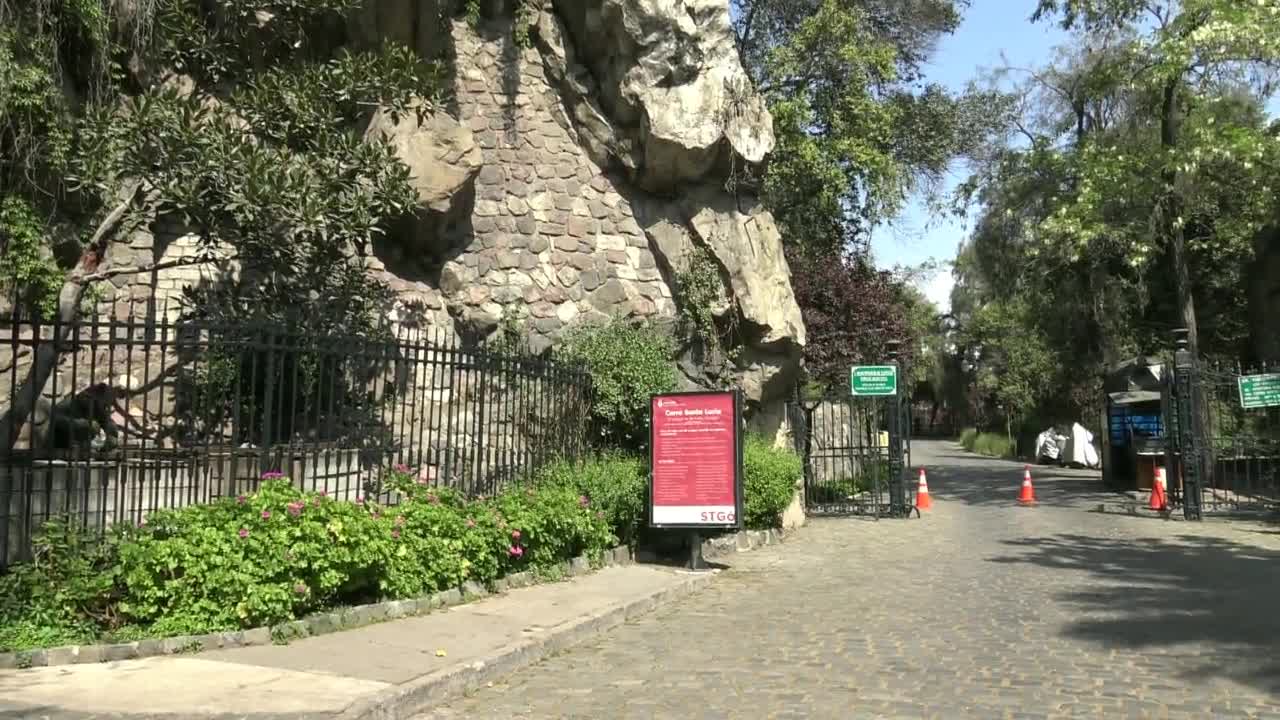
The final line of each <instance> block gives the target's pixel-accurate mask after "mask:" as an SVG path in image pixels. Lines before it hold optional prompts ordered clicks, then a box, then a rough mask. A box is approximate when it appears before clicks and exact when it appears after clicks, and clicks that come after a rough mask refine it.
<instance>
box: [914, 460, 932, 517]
mask: <svg viewBox="0 0 1280 720" xmlns="http://www.w3.org/2000/svg"><path fill="white" fill-rule="evenodd" d="M932 507H933V499H932V498H930V497H929V481H928V480H927V479H926V478H925V476H924V468H920V484H919V485H917V486H916V509H917V510H928V509H930V508H932Z"/></svg>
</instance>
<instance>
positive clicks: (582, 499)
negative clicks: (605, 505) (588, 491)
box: [578, 495, 591, 507]
mask: <svg viewBox="0 0 1280 720" xmlns="http://www.w3.org/2000/svg"><path fill="white" fill-rule="evenodd" d="M578 504H579V505H581V506H582V507H586V506H588V505H590V504H591V500H590V499H589V498H588V497H587V496H586V495H581V496H579V497H578Z"/></svg>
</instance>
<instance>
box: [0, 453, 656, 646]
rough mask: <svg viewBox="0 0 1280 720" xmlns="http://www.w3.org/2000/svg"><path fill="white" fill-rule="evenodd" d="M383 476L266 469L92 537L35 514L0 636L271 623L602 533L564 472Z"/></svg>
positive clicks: (35, 641)
mask: <svg viewBox="0 0 1280 720" xmlns="http://www.w3.org/2000/svg"><path fill="white" fill-rule="evenodd" d="M633 470H634V468H633ZM383 479H384V482H385V483H386V486H387V487H388V488H389V489H390V490H392V491H395V492H396V493H398V495H399V497H400V502H399V504H397V505H392V506H383V505H380V504H377V503H372V502H364V501H356V502H340V501H336V500H333V499H332V498H328V497H326V496H325V495H324V494H323V493H311V492H302V491H300V490H297V489H295V488H294V487H292V485H290V483H289V482H288V480H286V479H283V478H278V477H271V478H266V479H265V480H264V482H263V483H262V486H261V488H260V489H259V490H258V491H257V492H255V493H252V494H248V495H243V496H240V497H238V498H234V499H231V498H228V499H225V500H222V501H219V502H215V503H212V504H208V505H198V506H192V507H186V508H181V509H178V510H167V511H159V512H155V513H152V514H151V515H150V516H149V517H148V518H147V521H146V522H145V523H144V524H143V525H142V526H141V527H138V528H132V529H129V530H127V531H126V532H122V533H119V537H113V538H112V539H110V540H109V541H108V542H105V543H89V542H88V540H87V539H86V537H85V536H83V535H82V534H81V533H78V532H76V531H75V529H74V526H66V525H63V524H60V523H50V524H48V525H46V526H45V529H44V531H43V533H42V535H41V536H40V540H39V544H38V546H37V554H36V559H35V561H33V562H31V563H26V564H22V565H18V566H17V567H15V568H14V569H13V572H11V573H10V574H8V575H5V576H3V577H0V648H3V649H26V648H30V647H42V646H50V645H59V644H67V643H87V642H92V641H93V640H95V639H100V638H119V637H127V638H134V639H136V638H139V637H148V636H150V637H156V636H170V635H184V634H197V633H205V632H212V631H217V630H231V629H235V628H241V627H257V626H263V625H272V624H275V623H278V622H282V621H285V620H291V619H294V618H296V617H299V616H302V615H306V614H308V613H312V612H316V611H319V610H323V609H326V608H331V607H334V606H338V605H342V604H347V603H355V602H369V601H372V600H376V599H379V598H405V597H417V596H421V595H425V594H430V593H433V592H437V591H440V590H444V589H448V588H453V587H458V586H460V585H461V584H463V583H464V582H467V581H475V582H479V583H485V584H487V583H492V582H493V581H494V580H495V579H497V578H498V577H500V576H501V575H503V574H506V573H512V572H520V571H524V570H535V571H546V570H549V569H552V568H555V567H558V565H559V563H561V562H563V561H564V560H567V559H569V558H570V557H574V556H578V555H584V554H585V555H596V554H599V553H601V552H602V551H604V550H606V549H608V548H609V547H611V546H612V545H613V544H614V543H615V542H616V538H615V537H614V533H613V532H612V530H611V528H610V520H609V519H608V517H607V516H606V514H605V513H604V512H603V511H602V510H598V509H596V508H595V507H593V503H592V501H591V500H590V498H589V497H586V496H585V495H584V494H583V493H582V492H580V491H579V490H578V489H577V488H576V487H573V486H570V485H567V484H551V483H548V484H546V485H542V486H536V487H530V488H527V489H517V490H512V491H509V492H506V493H503V494H501V495H499V496H498V497H496V498H492V499H487V500H479V501H468V500H466V499H464V498H463V497H461V496H460V495H458V494H457V493H455V492H453V491H451V490H447V489H442V488H433V487H430V486H428V485H425V484H423V483H420V482H419V481H418V480H417V478H416V477H414V476H413V475H411V474H410V473H409V470H408V468H403V467H402V468H396V469H393V470H390V471H388V472H387V473H386V474H385V475H384V478H383Z"/></svg>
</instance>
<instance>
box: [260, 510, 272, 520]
mask: <svg viewBox="0 0 1280 720" xmlns="http://www.w3.org/2000/svg"><path fill="white" fill-rule="evenodd" d="M262 519H263V520H270V519H271V511H270V510H263V511H262Z"/></svg>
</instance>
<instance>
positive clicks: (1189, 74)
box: [1035, 0, 1280, 348]
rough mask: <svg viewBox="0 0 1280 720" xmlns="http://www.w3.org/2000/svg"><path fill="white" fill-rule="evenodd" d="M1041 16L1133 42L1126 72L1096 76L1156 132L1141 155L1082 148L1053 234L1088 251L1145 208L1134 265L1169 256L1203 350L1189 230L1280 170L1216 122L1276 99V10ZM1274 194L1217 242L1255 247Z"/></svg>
mask: <svg viewBox="0 0 1280 720" xmlns="http://www.w3.org/2000/svg"><path fill="white" fill-rule="evenodd" d="M1035 17H1036V19H1041V18H1058V19H1059V20H1060V22H1061V24H1062V26H1063V27H1065V28H1067V29H1079V30H1081V31H1083V32H1085V33H1087V34H1096V35H1117V36H1120V37H1123V38H1130V40H1129V41H1128V42H1126V43H1124V44H1123V46H1122V52H1121V53H1119V54H1118V60H1117V62H1113V63H1103V64H1101V65H1100V66H1099V68H1098V69H1097V72H1103V73H1108V74H1110V76H1111V77H1112V78H1115V79H1123V81H1124V82H1126V83H1127V89H1128V91H1129V93H1130V94H1131V95H1132V96H1133V98H1134V103H1135V106H1136V107H1138V108H1140V109H1141V110H1143V111H1145V117H1144V119H1145V120H1147V121H1148V123H1147V127H1148V128H1149V134H1147V135H1146V137H1144V138H1143V140H1144V143H1143V144H1142V145H1139V146H1137V147H1133V148H1132V152H1127V153H1123V154H1121V153H1116V152H1114V146H1110V145H1103V144H1098V143H1095V144H1091V145H1088V146H1086V147H1084V148H1082V151H1083V153H1082V155H1081V158H1080V182H1079V190H1080V192H1079V194H1078V195H1077V196H1076V197H1075V198H1074V202H1072V203H1069V204H1065V205H1064V206H1063V207H1062V208H1060V209H1059V210H1058V212H1057V213H1056V214H1055V215H1054V216H1053V217H1052V218H1051V220H1052V226H1051V230H1052V234H1053V235H1055V236H1056V237H1058V238H1061V239H1063V240H1065V241H1068V242H1070V243H1072V244H1073V245H1074V246H1075V247H1077V248H1081V247H1083V246H1087V244H1088V243H1089V241H1090V240H1091V239H1093V238H1096V237H1098V236H1099V235H1100V234H1103V233H1104V231H1103V228H1107V229H1108V230H1110V229H1111V228H1112V227H1113V226H1114V224H1115V223H1114V222H1107V218H1106V210H1107V209H1108V206H1110V205H1111V204H1112V203H1115V202H1117V201H1119V202H1135V201H1137V202H1144V203H1145V205H1146V206H1147V207H1149V208H1150V212H1149V213H1148V214H1147V217H1145V218H1136V217H1133V218H1131V221H1133V222H1134V223H1135V224H1136V223H1142V222H1145V227H1146V229H1148V230H1150V231H1149V232H1138V231H1137V230H1138V228H1137V227H1133V226H1130V228H1129V229H1128V230H1129V231H1128V232H1123V233H1122V238H1121V242H1123V243H1124V244H1125V246H1126V247H1125V255H1126V256H1127V257H1128V259H1129V261H1130V262H1131V263H1133V264H1134V265H1136V266H1140V267H1143V266H1149V265H1150V263H1151V262H1152V261H1153V259H1154V258H1155V257H1156V256H1158V255H1161V254H1167V256H1168V263H1169V270H1170V271H1171V275H1172V278H1173V283H1174V294H1175V296H1176V298H1177V320H1178V322H1179V323H1180V324H1182V325H1183V326H1185V327H1187V328H1188V329H1190V330H1191V342H1192V347H1193V348H1196V347H1198V345H1199V323H1198V322H1197V318H1196V303H1195V297H1194V288H1193V284H1192V278H1191V255H1190V253H1191V251H1192V247H1193V245H1194V243H1195V241H1196V239H1195V237H1194V235H1193V233H1195V232H1196V230H1197V229H1196V228H1194V227H1193V226H1192V225H1191V224H1192V223H1194V222H1195V219H1196V216H1197V214H1199V213H1201V212H1202V211H1203V210H1204V209H1205V208H1206V207H1207V206H1209V205H1211V204H1212V203H1213V200H1212V198H1214V197H1219V196H1218V192H1219V188H1220V183H1221V181H1222V180H1224V179H1228V178H1229V182H1231V183H1232V184H1234V185H1236V186H1237V187H1246V188H1250V189H1252V188H1254V187H1260V186H1261V185H1262V184H1263V183H1265V180H1263V179H1262V178H1260V177H1258V176H1256V175H1254V172H1253V171H1255V170H1256V169H1258V168H1260V167H1262V166H1271V167H1274V162H1275V156H1274V143H1273V142H1272V141H1271V138H1270V137H1268V134H1267V133H1265V132H1262V131H1261V130H1262V129H1261V128H1260V127H1258V126H1257V125H1256V124H1253V125H1249V124H1240V123H1227V124H1224V123H1216V122H1215V121H1216V120H1217V119H1218V116H1219V114H1220V112H1221V111H1220V109H1219V106H1218V104H1219V102H1220V101H1221V100H1222V99H1223V96H1224V95H1227V94H1229V93H1230V91H1231V90H1233V89H1236V88H1241V89H1252V91H1255V92H1257V93H1259V95H1261V94H1269V93H1270V91H1271V88H1270V82H1269V78H1270V76H1271V75H1272V73H1274V71H1275V69H1276V68H1277V65H1278V64H1280V40H1278V39H1277V34H1278V32H1280V16H1278V14H1277V13H1276V12H1275V7H1274V5H1273V4H1272V3H1269V2H1258V3H1241V2H1234V1H1233V0H1041V2H1040V5H1039V7H1038V9H1037V11H1036V15H1035ZM1128 70H1131V71H1130V72H1125V71H1128ZM1246 92H1248V90H1247V91H1246ZM1224 176H1225V177H1224ZM1116 193H1119V194H1118V195H1117V194H1116ZM1267 195H1269V193H1258V194H1252V193H1250V194H1249V195H1248V197H1250V198H1253V199H1255V202H1254V203H1251V204H1249V205H1244V206H1241V207H1238V208H1236V213H1234V214H1235V215H1236V217H1235V219H1233V220H1232V221H1231V225H1233V226H1234V227H1227V228H1224V229H1228V230H1243V231H1244V232H1231V233H1226V234H1223V233H1212V234H1213V235H1215V237H1214V238H1213V240H1214V241H1215V242H1217V243H1227V244H1234V245H1235V246H1237V247H1241V248H1242V249H1243V248H1244V247H1247V246H1248V241H1249V240H1251V239H1252V237H1251V236H1252V234H1254V233H1256V232H1257V231H1258V230H1259V229H1260V227H1261V226H1262V224H1263V223H1265V222H1266V220H1267V219H1269V215H1270V212H1271V210H1272V202H1271V200H1270V198H1269V197H1267ZM1224 219H1225V218H1224ZM1139 227H1141V226H1139ZM1151 231H1153V232H1151Z"/></svg>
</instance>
